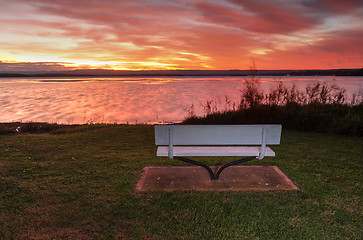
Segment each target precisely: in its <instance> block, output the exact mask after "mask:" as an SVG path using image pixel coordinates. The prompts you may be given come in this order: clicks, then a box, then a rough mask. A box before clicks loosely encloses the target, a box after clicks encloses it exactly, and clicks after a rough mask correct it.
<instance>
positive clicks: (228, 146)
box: [155, 124, 282, 180]
mask: <svg viewBox="0 0 363 240" xmlns="http://www.w3.org/2000/svg"><path fill="white" fill-rule="evenodd" d="M281 129H282V126H281V125H277V124H276V125H275V124H273V125H272V124H269V125H155V145H157V146H158V149H157V156H159V157H169V159H174V158H175V159H178V160H181V161H184V162H188V163H191V164H195V165H198V166H201V167H204V168H205V169H206V170H207V171H208V172H209V175H210V178H211V180H218V178H219V176H220V174H221V172H222V171H223V170H224V169H225V168H227V167H229V166H232V165H236V164H239V163H242V162H246V161H250V160H253V159H256V158H257V159H260V160H261V159H263V158H264V157H265V156H275V152H274V151H272V149H271V148H269V147H267V145H278V144H280V138H281ZM192 156H195V157H197V156H236V157H237V156H238V157H244V158H242V159H239V160H236V161H232V162H229V163H226V164H223V165H222V166H220V167H219V168H218V169H217V171H216V173H214V172H213V171H212V169H211V168H210V167H209V166H208V165H206V164H204V163H202V162H197V161H194V160H191V159H189V158H186V157H192Z"/></svg>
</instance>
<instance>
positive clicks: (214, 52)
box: [0, 0, 363, 72]
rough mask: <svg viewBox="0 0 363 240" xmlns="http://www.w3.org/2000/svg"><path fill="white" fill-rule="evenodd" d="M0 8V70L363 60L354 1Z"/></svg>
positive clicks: (361, 7) (138, 0) (160, 0)
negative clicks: (252, 61)
mask: <svg viewBox="0 0 363 240" xmlns="http://www.w3.org/2000/svg"><path fill="white" fill-rule="evenodd" d="M0 4H1V8H0V21H1V28H0V72H4V71H54V70H72V69H80V68H81V69H85V68H87V69H96V68H100V69H115V70H150V69H211V70H216V69H248V68H249V66H250V64H251V59H253V60H254V61H255V63H256V65H257V67H258V68H259V69H276V70H277V69H331V68H361V67H362V66H363V44H361V42H362V37H363V2H362V1H359V0H344V1H339V0H318V1H303V0H261V1H256V0H244V1H238V0H219V1H213V0H173V1H172V0H135V1H133V0H123V1H119V0H105V1H99V0H88V1H73V0H63V1H58V0H17V1H7V0H0Z"/></svg>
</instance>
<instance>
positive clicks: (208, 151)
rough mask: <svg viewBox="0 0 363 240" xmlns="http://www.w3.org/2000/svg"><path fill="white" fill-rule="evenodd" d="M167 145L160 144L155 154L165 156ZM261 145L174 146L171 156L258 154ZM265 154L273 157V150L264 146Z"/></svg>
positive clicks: (167, 149) (167, 150)
mask: <svg viewBox="0 0 363 240" xmlns="http://www.w3.org/2000/svg"><path fill="white" fill-rule="evenodd" d="M168 152H169V147H167V146H160V147H158V150H157V156H159V157H167V156H168ZM260 152H261V147H240V146H231V147H225V146H223V147H220V146H219V147H218V146H217V147H209V146H208V147H195V146H193V147H188V146H187V147H185V146H174V147H173V156H179V157H182V156H256V157H257V156H259V154H260ZM265 156H270V157H273V156H275V152H274V151H272V149H271V148H269V147H266V153H265Z"/></svg>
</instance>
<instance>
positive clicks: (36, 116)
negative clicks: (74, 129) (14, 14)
mask: <svg viewBox="0 0 363 240" xmlns="http://www.w3.org/2000/svg"><path fill="white" fill-rule="evenodd" d="M245 79H246V77H102V78H101V77H97V78H88V77H87V78H85V77H78V78H0V122H13V121H22V122H28V121H41V122H51V123H65V124H78V123H88V122H93V123H100V122H103V123H126V122H129V123H136V122H138V123H141V122H143V123H155V122H160V123H162V122H177V121H181V120H183V119H184V118H185V117H186V116H187V112H186V111H185V109H187V108H189V107H190V106H191V105H193V106H194V109H195V112H196V114H197V115H203V114H204V111H203V109H202V107H201V104H202V103H205V102H206V100H211V99H219V100H220V101H221V105H220V106H223V102H225V100H223V99H224V98H225V96H228V99H229V100H232V101H235V102H238V101H239V99H240V89H242V88H243V85H244V80H245ZM259 79H260V82H261V87H262V88H263V89H264V90H265V91H266V92H268V91H269V89H271V88H274V87H276V86H277V84H278V82H280V81H281V82H283V83H284V84H285V85H286V86H292V84H295V85H296V86H297V87H298V88H300V89H304V88H305V87H306V86H308V85H312V84H314V83H316V82H317V81H321V82H327V84H337V85H338V86H339V87H341V88H345V89H346V90H347V95H348V97H350V96H351V95H352V94H353V93H356V92H358V91H359V90H361V91H362V88H363V77H332V76H329V77H320V76H319V77H259ZM224 105H225V104H224Z"/></svg>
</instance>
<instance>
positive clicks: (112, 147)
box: [0, 125, 363, 239]
mask: <svg viewBox="0 0 363 240" xmlns="http://www.w3.org/2000/svg"><path fill="white" fill-rule="evenodd" d="M56 133H57V134H42V135H40V134H38V135H25V134H12V135H0V176H1V178H0V239H361V237H362V229H363V226H362V217H363V214H362V209H361V206H362V179H363V178H362V156H363V141H362V138H358V137H348V136H337V135H328V134H319V133H304V132H296V131H290V130H285V129H284V130H283V133H282V141H281V145H280V146H273V147H272V148H273V149H274V150H275V151H276V154H277V156H276V157H274V158H271V157H270V158H268V157H266V158H264V160H262V161H251V162H250V163H249V164H253V165H256V164H259V165H277V166H278V167H279V168H280V169H281V170H282V171H283V172H284V173H285V174H287V175H288V176H289V177H290V178H291V179H292V180H293V181H294V183H295V184H296V185H297V186H298V187H299V188H300V189H301V190H300V191H271V192H257V191H248V192H169V193H165V192H149V193H141V194H140V193H135V186H136V183H137V181H138V180H139V176H140V173H141V170H142V168H143V167H144V166H148V165H149V166H150V165H183V163H180V162H177V161H171V160H168V159H167V158H157V157H156V156H155V151H156V147H155V146H154V132H153V127H152V126H142V125H137V126H126V125H95V126H75V127H72V128H67V129H65V130H64V129H63V130H57V131H56ZM204 160H205V161H207V162H208V163H209V164H215V163H220V162H222V161H226V159H223V160H220V159H217V158H212V159H210V160H208V159H204Z"/></svg>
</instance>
